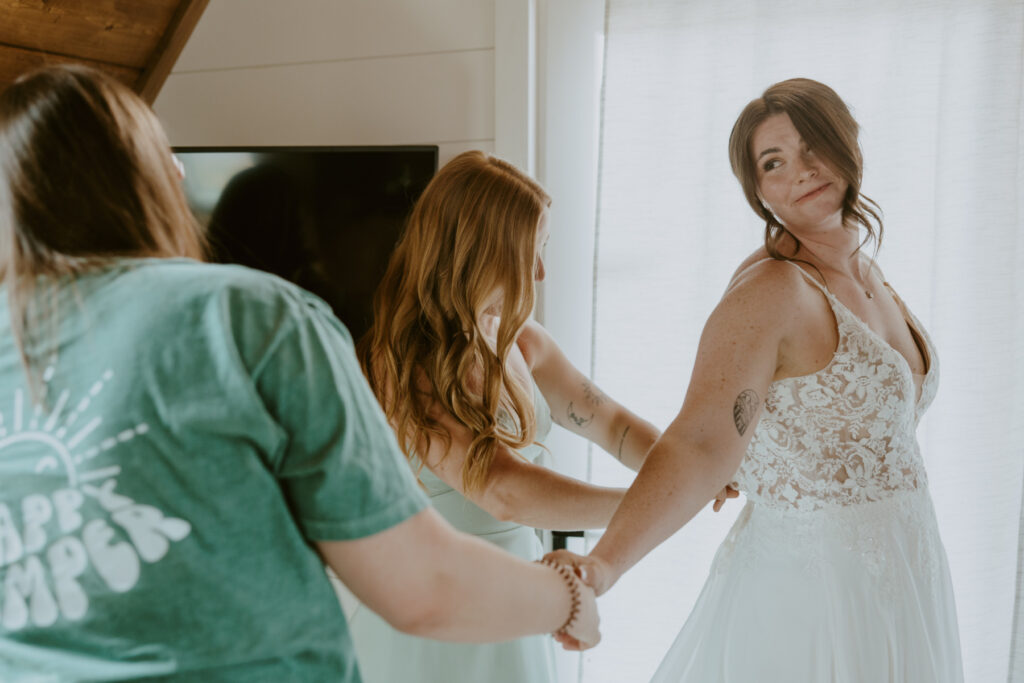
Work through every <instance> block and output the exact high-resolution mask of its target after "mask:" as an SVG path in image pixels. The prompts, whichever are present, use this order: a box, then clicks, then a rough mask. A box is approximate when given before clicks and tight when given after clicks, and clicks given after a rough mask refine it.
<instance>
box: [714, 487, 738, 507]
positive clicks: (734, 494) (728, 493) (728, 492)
mask: <svg viewBox="0 0 1024 683" xmlns="http://www.w3.org/2000/svg"><path fill="white" fill-rule="evenodd" d="M739 495H740V492H739V491H737V490H736V484H735V483H730V484H727V485H726V487H725V488H723V489H722V490H721V491H719V492H718V494H717V495H716V496H715V504H714V505H713V506H711V507H712V509H713V510H714V511H715V512H718V511H719V510H721V509H722V506H723V505H725V501H726V499H727V498H738V497H739Z"/></svg>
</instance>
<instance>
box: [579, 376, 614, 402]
mask: <svg viewBox="0 0 1024 683" xmlns="http://www.w3.org/2000/svg"><path fill="white" fill-rule="evenodd" d="M583 395H584V396H586V397H587V400H588V401H590V403H592V404H593V405H595V406H599V405H601V404H602V403H604V401H605V399H606V398H608V397H607V396H605V395H604V394H603V393H601V390H600V389H598V388H597V387H595V386H594V385H593V384H591V383H590V382H589V381H588V380H583Z"/></svg>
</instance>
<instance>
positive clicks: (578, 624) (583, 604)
mask: <svg viewBox="0 0 1024 683" xmlns="http://www.w3.org/2000/svg"><path fill="white" fill-rule="evenodd" d="M576 583H577V585H578V586H579V590H580V610H579V612H577V613H576V620H575V621H574V622H573V624H572V626H571V627H570V628H568V629H566V630H565V631H561V632H558V633H556V634H555V640H556V641H558V642H559V643H560V644H561V645H562V647H563V648H565V649H566V650H589V649H590V648H592V647H594V646H595V645H597V644H598V643H599V642H601V631H600V628H599V627H600V625H601V617H600V615H598V613H597V596H596V595H595V594H594V590H593V589H592V588H591V587H590V586H588V585H587V584H586V583H584V582H583V581H582V580H580V579H579V578H577V580H576Z"/></svg>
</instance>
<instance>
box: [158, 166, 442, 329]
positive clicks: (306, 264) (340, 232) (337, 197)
mask: <svg viewBox="0 0 1024 683" xmlns="http://www.w3.org/2000/svg"><path fill="white" fill-rule="evenodd" d="M175 154H176V155H177V156H178V158H179V159H180V160H181V162H182V163H183V164H184V166H185V181H184V185H185V193H186V196H187V197H188V201H189V205H190V206H191V207H192V211H193V212H194V213H195V215H196V217H197V219H198V220H199V221H200V223H201V224H202V225H204V226H205V227H206V230H207V233H208V235H209V239H210V244H211V250H212V253H211V254H210V260H211V261H215V262H220V263H238V264H241V265H245V266H249V267H251V268H258V269H260V270H264V271H267V272H269V273H274V274H275V275H278V276H280V277H283V278H285V279H286V280H290V281H292V282H294V283H296V284H298V285H299V286H301V287H304V288H305V289H308V290H309V291H311V292H313V293H314V294H317V295H319V296H320V297H322V298H323V299H324V300H325V301H327V303H328V304H330V305H331V307H332V308H333V309H334V312H335V313H336V314H337V316H338V317H339V318H340V319H341V320H342V322H344V323H345V325H346V326H347V327H348V328H349V330H350V331H351V332H352V336H353V337H354V338H356V339H358V338H359V337H360V336H361V335H362V334H363V333H364V332H365V331H366V330H367V329H368V327H369V325H370V322H371V318H372V301H373V292H374V290H375V289H376V287H377V283H378V282H379V281H380V279H381V277H382V276H383V274H384V269H385V267H386V266H387V261H388V258H389V256H390V255H391V251H392V249H393V248H394V245H395V243H396V241H397V240H398V237H399V235H400V234H401V231H402V228H403V226H404V224H405V219H406V217H407V216H408V214H409V211H410V210H411V209H412V205H413V203H414V202H415V201H416V199H417V197H419V195H420V193H421V192H422V191H423V189H424V188H425V187H426V185H427V183H428V182H429V181H430V178H431V177H433V175H434V172H435V171H436V170H437V147H436V146H418V147H325V148H321V147H305V148H295V147H293V148H278V147H263V148H245V149H241V148H231V149H228V148H199V147H182V148H177V149H176V150H175Z"/></svg>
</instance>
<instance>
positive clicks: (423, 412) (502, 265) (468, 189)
mask: <svg viewBox="0 0 1024 683" xmlns="http://www.w3.org/2000/svg"><path fill="white" fill-rule="evenodd" d="M550 203H551V199H550V197H548V195H547V194H546V193H545V192H544V190H543V189H542V188H541V187H540V186H539V185H538V184H537V183H536V182H534V181H533V180H532V179H530V178H529V177H527V176H526V175H524V174H523V173H522V172H521V171H519V170H518V169H517V168H515V167H514V166H512V165H511V164H509V163H507V162H505V161H502V160H501V159H496V158H494V157H491V156H488V155H486V154H484V153H482V152H476V151H474V152H465V153H463V154H460V155H459V156H457V157H455V158H454V159H452V160H451V161H450V162H448V163H447V164H446V165H445V166H444V167H443V168H442V169H441V170H440V171H438V173H437V175H435V176H434V178H433V179H432V180H431V181H430V184H429V185H427V187H426V189H425V190H424V192H423V194H422V195H421V196H420V198H419V200H418V201H417V202H416V205H415V207H413V210H412V213H411V215H410V216H409V220H408V223H407V225H406V228H405V231H404V233H403V235H402V237H401V239H400V240H399V242H398V245H397V246H396V248H395V251H394V253H393V254H392V256H391V260H390V262H389V264H388V268H387V271H386V273H385V275H384V278H383V280H382V281H381V284H380V286H379V288H378V290H377V293H376V296H375V300H374V311H373V324H372V326H371V328H370V330H369V331H368V332H367V334H366V336H365V337H364V338H363V339H362V340H361V343H360V349H359V350H360V360H361V362H362V364H363V369H364V371H365V372H366V373H367V377H368V378H369V380H370V384H371V386H372V387H373V390H374V392H375V393H376V395H377V398H378V399H379V400H380V402H381V404H382V405H383V407H384V411H385V413H386V415H387V417H388V419H389V420H390V422H391V424H392V425H393V426H394V428H395V431H396V432H397V435H398V442H399V445H400V446H401V448H402V450H403V452H404V453H405V454H406V456H407V457H411V456H412V455H413V454H415V453H420V454H425V453H426V452H427V449H428V448H429V447H430V444H431V441H432V440H433V439H434V438H441V439H442V440H443V442H444V443H445V444H446V448H447V449H450V448H451V434H450V433H449V432H448V431H447V430H446V429H445V428H444V427H443V426H441V425H440V424H439V423H438V422H437V421H436V420H434V419H432V418H431V417H430V415H429V413H428V408H429V406H430V404H431V402H432V401H436V402H437V404H438V405H439V406H440V407H441V408H443V409H444V410H447V411H448V412H449V413H450V414H451V415H452V416H453V417H454V418H455V419H456V420H458V421H459V422H460V423H462V424H463V425H465V426H466V427H467V428H468V429H469V430H470V431H471V432H472V433H473V440H472V442H471V443H470V446H469V450H468V453H467V457H466V462H465V465H464V467H463V470H462V478H463V483H464V485H465V486H466V487H467V488H470V489H472V488H475V487H479V486H480V485H481V484H483V482H484V481H485V480H486V478H487V475H488V472H489V471H490V467H491V463H492V462H493V460H494V455H495V452H496V450H497V448H498V447H499V445H505V446H508V447H510V448H513V449H516V448H521V447H523V446H527V445H529V444H531V443H532V442H533V440H534V436H535V432H536V424H535V419H534V415H533V411H532V409H531V408H530V407H531V406H532V401H531V398H530V396H529V395H527V393H526V389H525V388H524V387H522V386H520V384H519V383H517V382H516V381H514V380H513V379H512V378H511V377H510V376H509V374H508V371H507V370H506V367H505V361H506V359H507V358H508V355H509V351H510V350H511V348H512V345H513V344H514V343H515V340H516V337H517V335H518V334H519V331H520V330H521V328H522V326H523V325H524V324H525V323H526V320H527V318H528V317H529V315H530V312H531V311H532V309H533V303H534V266H535V258H536V251H535V250H536V240H537V228H538V224H539V222H540V219H541V216H542V215H543V213H544V211H545V209H546V208H547V206H548V205H550ZM498 290H500V291H501V292H502V293H503V298H502V301H501V302H500V306H501V323H500V325H499V327H498V335H497V341H496V344H495V347H494V348H493V349H492V348H491V346H490V345H489V344H488V342H487V340H486V338H485V335H484V333H483V332H482V330H481V328H480V316H481V314H482V313H483V312H484V308H485V306H487V304H488V302H489V301H490V300H491V297H493V295H494V293H495V292H496V291H498ZM476 378H479V380H480V381H479V382H478V388H479V392H477V391H474V390H473V389H474V388H477V386H474V383H475V382H476ZM471 379H472V381H471ZM502 412H504V413H507V414H508V415H510V416H511V417H512V418H513V422H514V423H515V425H514V426H513V427H511V428H509V427H506V426H503V425H502V424H501V422H500V421H499V420H498V416H499V415H500V414H501V413H502Z"/></svg>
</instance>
